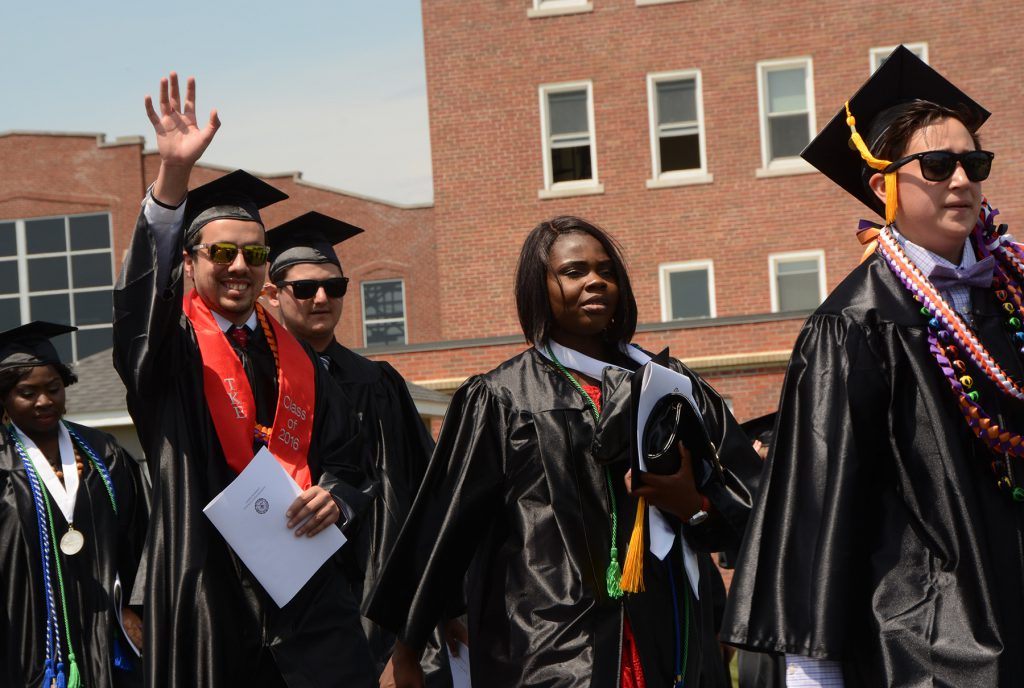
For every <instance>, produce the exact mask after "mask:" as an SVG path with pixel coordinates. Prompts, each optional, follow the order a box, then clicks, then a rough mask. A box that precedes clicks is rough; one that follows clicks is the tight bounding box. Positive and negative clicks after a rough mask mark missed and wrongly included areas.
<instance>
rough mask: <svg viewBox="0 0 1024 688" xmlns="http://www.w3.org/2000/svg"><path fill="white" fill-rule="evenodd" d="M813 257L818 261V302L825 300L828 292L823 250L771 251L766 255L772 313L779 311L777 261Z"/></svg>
mask: <svg viewBox="0 0 1024 688" xmlns="http://www.w3.org/2000/svg"><path fill="white" fill-rule="evenodd" d="M808 258H814V259H816V260H817V261H818V303H821V302H822V301H824V300H825V296H827V294H828V292H827V291H826V284H827V283H828V281H827V280H826V278H825V252H824V251H823V250H821V249H816V250H813V251H790V252H788V253H772V254H770V255H769V256H768V288H769V291H770V292H771V299H772V313H778V312H779V285H778V278H779V276H778V272H777V268H778V265H779V263H786V262H789V261H794V260H807V259H808Z"/></svg>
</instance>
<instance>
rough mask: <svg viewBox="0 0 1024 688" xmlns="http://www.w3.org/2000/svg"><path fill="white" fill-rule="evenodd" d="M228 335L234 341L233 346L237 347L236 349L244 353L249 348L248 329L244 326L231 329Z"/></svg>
mask: <svg viewBox="0 0 1024 688" xmlns="http://www.w3.org/2000/svg"><path fill="white" fill-rule="evenodd" d="M228 334H229V335H230V336H231V338H232V339H234V340H235V344H237V345H238V348H240V349H242V350H243V351H245V350H246V349H248V348H249V328H248V327H246V326H245V325H242V326H241V327H238V326H235V327H232V328H231V329H230V330H229V331H228Z"/></svg>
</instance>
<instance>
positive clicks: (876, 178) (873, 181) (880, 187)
mask: <svg viewBox="0 0 1024 688" xmlns="http://www.w3.org/2000/svg"><path fill="white" fill-rule="evenodd" d="M868 186H870V187H871V190H872V191H874V192H875V195H876V196H878V200H880V201H881V202H882V203H883V204H884V203H885V175H884V174H882V173H881V172H875V173H874V174H873V175H871V178H870V179H868Z"/></svg>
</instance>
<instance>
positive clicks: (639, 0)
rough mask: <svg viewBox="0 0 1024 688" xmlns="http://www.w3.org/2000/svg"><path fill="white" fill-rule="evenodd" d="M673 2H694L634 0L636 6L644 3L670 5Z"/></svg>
mask: <svg viewBox="0 0 1024 688" xmlns="http://www.w3.org/2000/svg"><path fill="white" fill-rule="evenodd" d="M675 2H694V0H636V6H637V7H643V6H644V5H670V4H672V3H675Z"/></svg>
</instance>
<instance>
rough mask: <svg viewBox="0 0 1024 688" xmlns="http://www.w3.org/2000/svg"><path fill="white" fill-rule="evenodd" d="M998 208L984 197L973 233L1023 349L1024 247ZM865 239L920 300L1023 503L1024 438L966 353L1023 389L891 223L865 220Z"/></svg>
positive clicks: (1015, 389)
mask: <svg viewBox="0 0 1024 688" xmlns="http://www.w3.org/2000/svg"><path fill="white" fill-rule="evenodd" d="M998 214H999V211H998V210H995V209H994V208H992V207H991V206H990V205H989V204H988V201H987V200H983V201H982V206H981V213H980V214H979V218H978V222H977V223H976V225H975V228H974V232H973V237H974V245H975V246H976V248H977V253H978V258H979V259H983V258H985V257H987V256H989V255H991V256H994V257H995V270H994V272H993V278H992V291H993V294H994V295H995V297H996V299H997V300H998V301H999V304H1000V305H999V307H1000V308H1001V309H1002V310H1003V312H1004V313H1005V314H1006V316H1007V318H1006V321H1005V325H1006V328H1007V329H1008V330H1009V331H1010V332H1012V333H1013V339H1014V343H1015V345H1017V346H1019V347H1021V348H1020V352H1021V353H1022V354H1024V331H1022V327H1024V291H1022V287H1021V283H1022V282H1024V248H1022V246H1021V245H1020V244H1018V243H1016V242H1014V241H1013V240H1012V238H1011V237H1010V236H1009V235H1007V234H1006V225H999V226H998V227H997V226H996V225H995V223H994V219H995V216H996V215H998ZM860 233H861V235H862V236H863V235H865V234H866V236H865V237H864V238H862V241H864V242H865V243H867V241H870V240H871V239H872V238H875V239H877V241H878V247H877V251H878V253H879V255H881V257H882V259H883V260H885V262H886V264H887V265H888V266H889V268H890V269H891V270H892V271H893V273H894V274H895V275H896V277H897V278H898V279H899V280H900V282H902V284H903V286H904V287H906V288H907V290H909V291H910V293H911V294H912V295H913V296H914V299H915V300H916V301H918V302H919V303H920V304H921V315H922V316H923V317H925V318H927V319H928V320H927V324H928V347H929V351H930V353H931V354H932V356H933V357H934V358H935V361H936V363H938V365H939V368H940V369H941V370H942V373H943V375H944V377H945V378H946V382H947V383H948V384H949V387H950V389H951V390H952V392H953V394H954V395H956V397H957V407H958V409H959V410H960V413H961V415H963V417H964V420H965V421H966V422H967V425H968V426H969V427H970V429H971V431H972V432H973V433H974V435H975V436H976V437H977V438H978V439H980V440H981V441H982V442H984V443H985V445H986V446H987V447H988V448H989V450H990V451H991V452H992V454H993V456H994V460H993V461H992V462H991V468H992V471H993V473H994V474H995V476H996V484H997V485H998V486H999V488H1000V489H1001V490H1003V491H1004V492H1006V493H1008V494H1009V495H1010V496H1011V497H1012V498H1013V499H1014V500H1015V501H1017V502H1024V487H1021V486H1020V485H1019V484H1018V483H1017V481H1015V480H1014V478H1013V472H1012V470H1011V467H1010V463H1009V457H1010V456H1015V457H1017V458H1024V438H1022V437H1021V435H1020V434H1018V433H1016V432H1013V431H1010V430H1007V429H1005V428H1002V427H1000V426H999V425H997V424H996V423H995V422H994V421H993V419H992V417H991V416H989V415H988V413H986V412H985V409H984V408H983V407H982V405H981V396H980V394H979V393H978V391H977V390H974V389H972V388H973V387H974V380H973V379H972V378H971V376H970V375H968V374H967V366H966V364H965V363H964V360H963V359H964V357H966V358H967V359H969V360H970V361H971V363H973V364H974V366H976V368H977V369H978V370H980V371H981V372H982V373H983V374H984V375H985V376H986V377H987V378H988V379H989V380H991V381H992V382H993V383H994V384H995V385H996V387H998V388H999V391H1000V392H1002V393H1003V394H1005V395H1007V396H1009V397H1012V398H1014V399H1017V400H1018V401H1024V388H1022V387H1021V385H1020V383H1018V382H1017V381H1015V380H1013V379H1012V378H1011V377H1010V376H1009V375H1008V374H1007V373H1006V372H1005V371H1004V370H1003V369H1002V367H1000V365H999V363H997V362H996V360H995V359H994V358H993V357H992V356H991V354H989V352H988V351H987V350H986V349H985V347H984V346H983V345H982V343H981V342H980V341H979V340H978V338H977V336H976V335H975V334H974V332H972V331H971V329H970V328H969V327H967V325H966V324H965V323H964V321H963V319H962V318H961V317H960V315H959V314H958V313H957V312H956V311H955V310H953V308H952V307H951V306H950V305H949V304H948V303H947V302H946V300H945V299H944V298H943V297H942V296H941V295H940V294H939V292H938V290H937V289H936V288H935V286H934V285H933V284H932V283H931V282H930V281H929V280H928V278H927V277H926V276H925V275H924V274H922V273H921V271H920V270H919V269H918V267H917V266H916V265H914V263H913V262H912V261H911V260H910V259H909V258H908V257H907V255H906V253H904V251H903V249H902V248H901V247H900V245H899V243H898V242H897V241H896V238H895V237H894V236H893V233H892V231H891V229H890V227H885V228H881V229H880V230H877V229H876V230H870V231H867V230H866V227H865V225H863V224H862V225H861V232H860Z"/></svg>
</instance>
